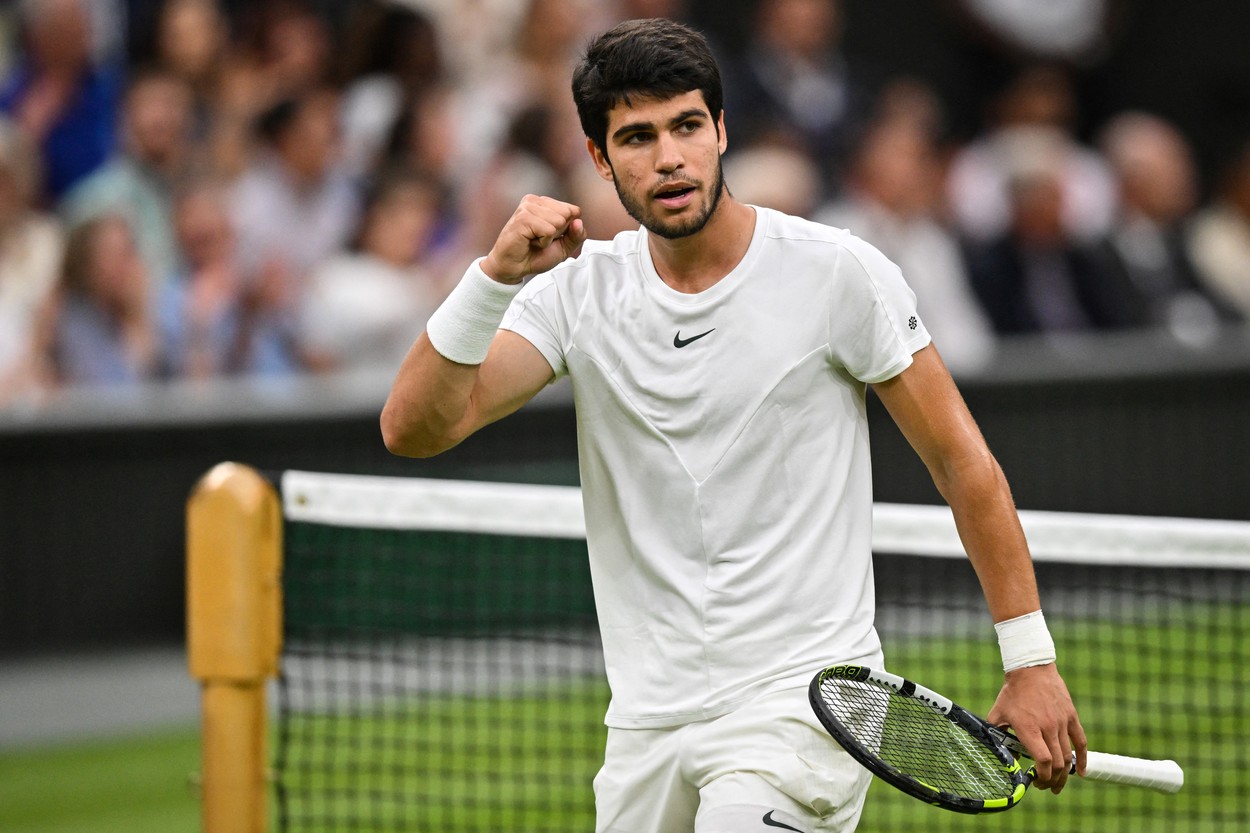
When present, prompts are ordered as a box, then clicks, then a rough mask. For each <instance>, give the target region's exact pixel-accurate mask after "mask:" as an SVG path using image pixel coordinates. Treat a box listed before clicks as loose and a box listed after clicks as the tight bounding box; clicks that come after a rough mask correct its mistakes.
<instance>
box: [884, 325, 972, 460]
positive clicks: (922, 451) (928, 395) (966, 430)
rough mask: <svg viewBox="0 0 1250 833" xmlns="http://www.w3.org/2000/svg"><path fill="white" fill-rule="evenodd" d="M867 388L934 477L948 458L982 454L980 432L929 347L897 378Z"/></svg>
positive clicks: (932, 347) (949, 377) (935, 351)
mask: <svg viewBox="0 0 1250 833" xmlns="http://www.w3.org/2000/svg"><path fill="white" fill-rule="evenodd" d="M872 388H873V391H874V392H876V394H877V396H878V398H880V399H881V402H882V404H884V405H885V408H886V410H887V411H889V413H890V416H891V417H892V418H893V419H894V422H895V423H896V424H897V425H898V427H899V430H901V431H902V432H903V436H904V437H906V438H907V441H908V442H909V443H910V444H911V446H912V448H914V449H915V450H916V453H917V454H919V455H920V457H921V459H923V460H924V462H925V465H926V466H928V467H929V470H930V471H931V472H932V473H933V474H934V475H935V476H938V475H939V473H940V472H942V470H943V469H944V463H946V462H948V461H949V460H950V459H952V457H953V456H957V455H962V454H968V453H972V454H976V455H979V454H981V453H982V452H983V451H984V450H985V441H984V439H983V438H982V437H981V432H980V430H979V429H978V428H977V426H976V422H975V421H973V418H972V414H971V413H969V411H968V407H967V405H965V404H964V400H963V397H962V396H960V394H959V390H958V388H956V387H955V382H954V380H952V379H951V376H950V373H949V371H947V369H946V365H945V364H944V363H943V362H942V358H941V356H939V355H938V352H937V349H936V348H935V347H934V346H933V345H932V344H930V345H929V346H927V347H924V348H922V349H920V350H918V351H916V353H915V354H914V355H913V356H912V363H911V365H910V366H908V367H907V368H906V369H905V370H903V371H902V372H901V373H899V374H898V375H896V376H894V377H893V378H891V379H887V380H885V381H884V382H878V383H876V384H874V385H873V386H872Z"/></svg>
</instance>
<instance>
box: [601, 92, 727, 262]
mask: <svg viewBox="0 0 1250 833" xmlns="http://www.w3.org/2000/svg"><path fill="white" fill-rule="evenodd" d="M606 145H607V148H606V152H604V151H601V150H600V149H599V148H598V147H596V146H595V144H594V143H593V142H590V141H588V142H587V146H588V147H589V149H590V154H591V157H592V158H593V159H594V161H595V167H596V168H597V169H598V171H599V175H600V176H602V177H603V178H604V179H606V180H608V181H610V182H612V183H613V184H614V185H615V186H616V193H617V195H618V196H619V197H620V198H621V204H622V205H624V206H625V210H626V211H628V212H629V215H630V216H631V217H633V218H634V219H635V220H637V221H638V222H639V223H640V224H642V226H643V227H645V228H646V229H647V230H648V231H650V232H651V233H652V234H655V235H658V236H660V237H664V238H667V239H670V240H675V239H677V238H681V237H689V236H690V235H692V234H696V233H698V232H699V231H700V230H701V229H702V228H703V227H704V226H705V225H707V222H708V220H709V219H711V217H712V214H713V212H715V210H716V207H717V205H718V204H719V203H720V196H721V193H722V192H723V191H724V179H723V177H722V174H721V154H722V153H724V151H725V147H726V140H725V130H724V122H723V119H722V121H721V122H720V123H719V124H718V123H717V122H715V121H713V120H712V116H711V114H710V113H709V112H708V109H707V104H705V103H704V101H703V94H702V93H700V92H699V91H697V90H694V91H691V92H688V93H682V94H681V95H678V96H674V97H673V98H668V99H664V100H659V99H654V98H642V97H638V96H634V97H631V99H630V103H629V104H626V103H625V102H620V103H618V104H617V105H616V106H615V107H613V108H612V110H611V111H610V112H609V113H608V135H607V141H606Z"/></svg>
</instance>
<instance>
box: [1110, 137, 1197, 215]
mask: <svg viewBox="0 0 1250 833" xmlns="http://www.w3.org/2000/svg"><path fill="white" fill-rule="evenodd" d="M1108 155H1109V157H1110V159H1111V162H1112V164H1113V165H1114V166H1115V170H1116V174H1117V175H1118V176H1119V178H1120V190H1121V193H1122V196H1123V199H1124V204H1125V206H1126V207H1127V208H1128V209H1129V210H1130V211H1134V212H1137V213H1140V214H1142V215H1144V216H1146V217H1148V218H1150V219H1151V220H1154V221H1155V222H1158V223H1164V224H1166V223H1171V222H1175V221H1176V220H1179V219H1180V218H1182V217H1184V216H1185V215H1186V214H1188V213H1189V211H1190V210H1192V209H1193V207H1194V204H1195V202H1196V200H1197V191H1198V186H1197V174H1196V172H1195V169H1194V163H1193V157H1192V156H1191V155H1190V153H1189V147H1188V146H1187V145H1186V144H1185V140H1184V139H1183V138H1182V137H1181V135H1180V133H1179V132H1177V131H1176V130H1175V129H1173V128H1171V127H1170V126H1168V125H1167V124H1166V123H1164V122H1162V121H1157V120H1154V119H1151V118H1148V117H1147V118H1142V119H1139V120H1136V121H1135V122H1132V123H1129V124H1126V125H1124V127H1123V128H1122V129H1121V130H1120V131H1119V132H1118V134H1117V135H1116V136H1115V141H1114V143H1112V146H1111V147H1109V148H1108Z"/></svg>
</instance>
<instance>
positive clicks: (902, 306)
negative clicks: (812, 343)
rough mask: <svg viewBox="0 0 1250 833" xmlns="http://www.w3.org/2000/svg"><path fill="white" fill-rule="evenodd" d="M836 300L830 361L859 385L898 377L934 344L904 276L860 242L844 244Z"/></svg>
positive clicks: (836, 274)
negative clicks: (918, 354)
mask: <svg viewBox="0 0 1250 833" xmlns="http://www.w3.org/2000/svg"><path fill="white" fill-rule="evenodd" d="M832 297H833V304H832V309H830V311H829V317H830V323H829V329H830V335H829V346H830V351H831V353H832V359H833V361H834V362H835V363H837V364H838V365H840V366H842V367H844V368H845V369H846V371H847V372H848V373H849V374H850V375H851V376H853V377H855V378H856V379H858V380H860V381H861V382H866V383H869V384H875V383H877V382H884V381H885V380H887V379H891V378H893V377H895V376H897V375H898V374H899V373H902V372H903V371H904V370H906V369H907V368H908V367H909V366H910V365H911V361H912V358H911V357H912V355H913V354H914V353H916V351H918V350H921V349H922V348H924V347H926V346H927V345H928V344H929V342H930V340H931V339H930V337H929V332H928V330H926V329H925V326H924V322H923V321H922V320H921V319H920V314H919V313H918V312H917V311H916V295H915V293H913V292H912V291H911V288H910V287H909V286H908V285H907V282H906V281H905V280H904V279H903V275H902V272H900V271H899V268H898V267H897V266H895V265H894V263H892V262H891V261H890V260H889V259H888V258H887V257H886V256H885V255H883V254H881V252H880V251H878V250H877V249H876V248H875V247H873V246H872V245H870V244H868V243H866V242H864V241H863V240H860V239H859V238H857V237H852V236H849V235H848V236H847V237H846V238H845V239H844V240H843V241H842V251H841V253H840V254H839V256H838V261H837V264H836V266H835V269H834V291H833V295H832Z"/></svg>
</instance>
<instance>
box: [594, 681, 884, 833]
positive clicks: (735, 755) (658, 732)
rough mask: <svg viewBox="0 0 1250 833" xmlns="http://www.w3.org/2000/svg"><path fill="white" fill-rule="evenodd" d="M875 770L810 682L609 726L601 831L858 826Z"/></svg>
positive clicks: (845, 830) (839, 829)
mask: <svg viewBox="0 0 1250 833" xmlns="http://www.w3.org/2000/svg"><path fill="white" fill-rule="evenodd" d="M871 780H872V776H871V774H870V773H869V772H868V771H867V770H866V769H864V768H863V767H861V766H860V765H859V764H857V763H856V762H855V761H854V760H853V759H852V758H851V757H850V756H849V755H847V754H846V752H844V751H843V750H842V747H840V746H838V745H837V743H835V742H834V740H833V738H831V737H829V734H828V733H827V732H826V731H825V730H824V727H822V726H821V725H820V723H819V722H818V721H817V720H816V716H815V714H814V713H813V712H812V708H811V706H810V705H809V703H808V700H807V687H806V686H802V687H799V688H787V689H783V690H780V691H774V692H769V693H766V694H763V695H761V696H760V697H758V698H756V699H755V700H752V701H751V702H749V703H747V704H746V705H744V706H742V707H741V708H739V709H738V710H736V711H734V712H731V713H729V714H727V715H723V716H721V717H718V718H714V719H712V720H705V721H700V722H698V723H689V724H685V725H682V726H677V727H673V728H667V729H609V730H608V745H607V752H606V754H605V757H604V764H603V769H602V770H600V772H599V774H598V776H596V777H595V809H596V817H597V823H596V830H597V831H598V833H769V831H770V830H771V831H773V833H781V831H784V830H794V831H799V833H850V831H852V830H854V829H855V825H856V823H858V821H859V814H860V811H861V810H862V809H863V805H864V796H865V793H866V792H867V790H868V784H869V782H870V781H871Z"/></svg>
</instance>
